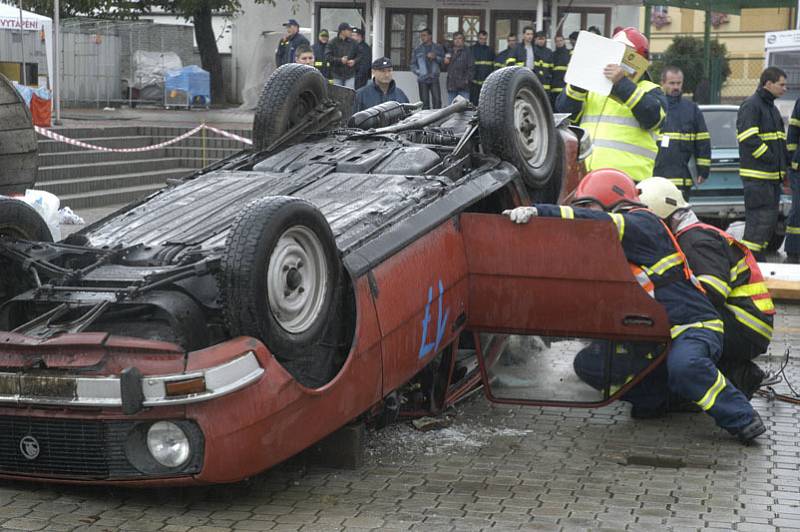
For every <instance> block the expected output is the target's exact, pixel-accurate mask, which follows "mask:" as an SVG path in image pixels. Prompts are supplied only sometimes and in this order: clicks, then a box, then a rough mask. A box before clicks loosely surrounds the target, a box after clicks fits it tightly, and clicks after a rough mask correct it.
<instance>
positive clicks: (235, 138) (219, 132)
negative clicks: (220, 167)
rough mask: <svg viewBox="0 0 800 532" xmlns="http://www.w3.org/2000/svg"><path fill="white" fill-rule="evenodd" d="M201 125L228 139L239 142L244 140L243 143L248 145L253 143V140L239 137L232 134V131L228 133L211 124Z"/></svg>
mask: <svg viewBox="0 0 800 532" xmlns="http://www.w3.org/2000/svg"><path fill="white" fill-rule="evenodd" d="M203 127H204V128H206V129H207V130H209V131H213V132H214V133H217V134H219V135H222V136H223V137H228V138H229V139H233V140H238V141H239V142H244V143H245V144H249V145H250V146H252V145H253V141H252V140H250V139H246V138H244V137H240V136H239V135H234V134H233V133H228V132H227V131H223V130H221V129H217V128H215V127H213V126H209V125H206V124H203Z"/></svg>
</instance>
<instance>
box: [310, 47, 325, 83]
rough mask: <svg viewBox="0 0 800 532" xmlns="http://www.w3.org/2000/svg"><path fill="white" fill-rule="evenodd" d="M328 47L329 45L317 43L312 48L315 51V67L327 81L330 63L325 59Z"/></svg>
mask: <svg viewBox="0 0 800 532" xmlns="http://www.w3.org/2000/svg"><path fill="white" fill-rule="evenodd" d="M327 47H328V44H327V43H322V42H320V41H317V42H316V43H314V46H312V47H311V49H312V50H314V67H315V68H316V69H317V70H319V71H320V72H321V73H322V75H323V76H325V79H328V61H327V60H326V59H325V49H326V48H327Z"/></svg>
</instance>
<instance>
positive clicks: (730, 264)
mask: <svg viewBox="0 0 800 532" xmlns="http://www.w3.org/2000/svg"><path fill="white" fill-rule="evenodd" d="M676 236H677V237H678V242H679V243H680V245H681V247H682V248H683V250H684V253H686V258H687V260H688V261H689V265H690V266H691V268H692V270H693V271H694V273H695V274H696V275H697V278H698V279H699V280H700V282H701V283H703V285H704V286H705V287H706V293H707V295H708V298H709V299H710V300H711V302H712V303H713V304H714V306H715V307H716V308H717V310H719V311H720V313H721V314H723V315H725V314H727V315H728V316H729V317H732V318H734V320H735V322H736V323H738V324H740V325H741V326H742V327H741V329H742V331H743V333H744V335H745V336H746V338H748V339H750V340H752V342H753V343H754V344H755V345H757V346H759V347H761V348H762V349H763V351H766V349H767V347H768V346H769V342H770V340H772V324H773V316H774V315H775V305H774V304H773V303H772V298H771V297H770V295H769V291H768V290H767V286H766V285H765V284H764V276H763V275H762V274H761V270H760V269H759V267H758V263H757V262H756V259H755V257H754V256H753V253H752V252H751V251H750V250H749V249H747V247H746V246H745V245H744V244H742V243H741V242H739V241H737V240H736V239H735V238H733V237H732V236H731V235H729V234H728V233H726V232H725V231H723V230H722V229H719V228H717V227H714V226H713V225H707V224H704V223H695V224H692V225H689V226H688V227H686V228H684V229H682V230H681V231H679V232H678V234H677V235H676ZM734 320H727V321H728V322H729V323H730V322H732V321H734ZM763 351H762V352H763Z"/></svg>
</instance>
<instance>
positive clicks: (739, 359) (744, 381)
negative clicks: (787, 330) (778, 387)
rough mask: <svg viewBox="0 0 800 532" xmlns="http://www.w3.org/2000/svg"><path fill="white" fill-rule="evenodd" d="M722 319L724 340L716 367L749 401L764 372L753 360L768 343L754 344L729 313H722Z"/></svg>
mask: <svg viewBox="0 0 800 532" xmlns="http://www.w3.org/2000/svg"><path fill="white" fill-rule="evenodd" d="M722 319H723V321H724V322H725V340H724V342H723V344H722V357H721V358H720V359H719V362H718V363H717V367H718V368H719V370H720V371H721V372H722V374H723V375H725V376H726V377H728V380H730V381H731V382H732V383H733V385H734V386H736V387H737V388H739V390H741V392H742V393H743V394H744V395H745V397H747V398H748V399H750V398H752V397H753V394H754V393H755V391H756V390H758V388H759V386H760V385H761V381H762V380H764V372H763V371H762V370H761V368H759V367H758V366H757V365H756V364H755V363H754V362H753V359H754V358H756V357H757V356H759V355H761V354H762V353H765V352H766V351H767V347H769V343H768V342H767V340H766V338H765V339H763V340H762V341H760V342H754V341H753V339H752V338H751V337H750V336H749V335H748V334H744V333H743V328H744V327H745V326H744V325H742V324H741V323H739V322H738V321H736V318H735V317H734V316H733V314H732V313H731V312H728V311H724V312H722Z"/></svg>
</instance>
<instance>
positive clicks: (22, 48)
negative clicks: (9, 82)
mask: <svg viewBox="0 0 800 532" xmlns="http://www.w3.org/2000/svg"><path fill="white" fill-rule="evenodd" d="M19 51H20V54H22V84H23V85H27V84H28V73H27V72H26V71H25V28H23V26H22V0H19Z"/></svg>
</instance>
